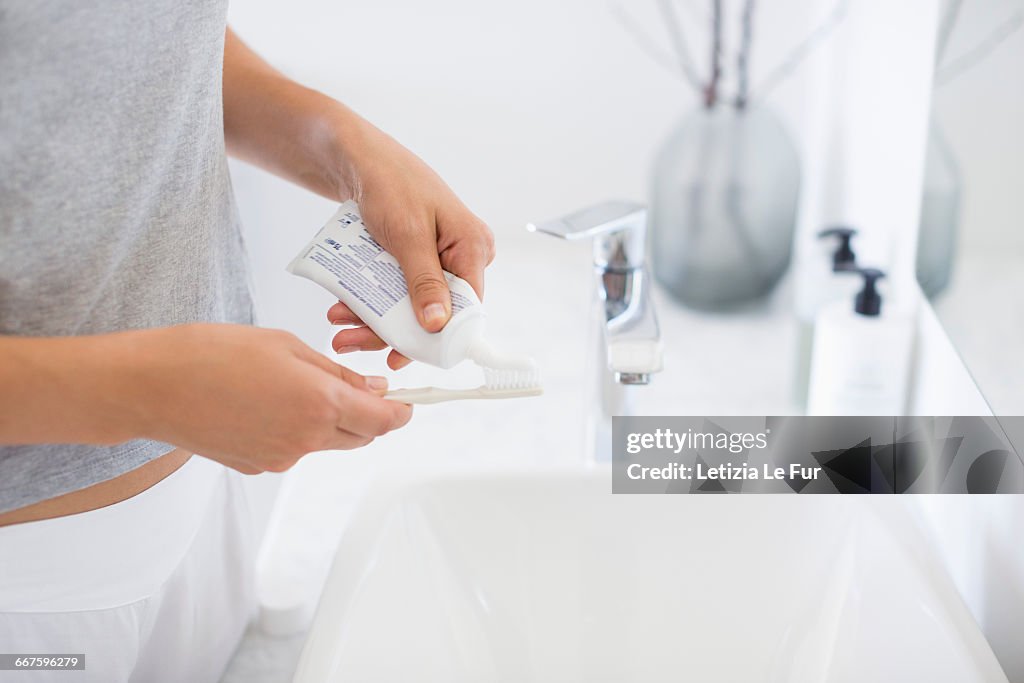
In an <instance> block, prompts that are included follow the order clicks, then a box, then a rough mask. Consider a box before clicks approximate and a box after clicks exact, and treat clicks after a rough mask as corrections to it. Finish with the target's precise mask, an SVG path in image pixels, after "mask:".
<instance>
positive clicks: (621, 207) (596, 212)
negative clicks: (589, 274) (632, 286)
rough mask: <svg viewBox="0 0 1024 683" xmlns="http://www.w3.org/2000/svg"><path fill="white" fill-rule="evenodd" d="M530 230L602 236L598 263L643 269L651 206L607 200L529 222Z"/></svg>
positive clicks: (569, 236)
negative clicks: (539, 220) (555, 216)
mask: <svg viewBox="0 0 1024 683" xmlns="http://www.w3.org/2000/svg"><path fill="white" fill-rule="evenodd" d="M526 229H527V230H529V231H530V232H542V233H545V234H547V235H553V236H555V237H559V238H561V239H564V240H578V239H584V238H587V237H599V238H600V239H598V240H595V241H594V264H595V265H596V266H598V267H601V268H609V269H612V270H620V269H626V270H628V269H633V268H641V267H643V263H644V245H645V238H646V233H647V207H646V206H644V205H643V204H639V203H637V202H630V201H616V200H613V201H607V202H602V203H601V204H595V205H593V206H590V207H587V208H585V209H581V210H579V211H576V212H574V213H570V214H566V215H565V216H561V217H559V218H554V219H552V220H548V221H543V222H541V223H527V225H526Z"/></svg>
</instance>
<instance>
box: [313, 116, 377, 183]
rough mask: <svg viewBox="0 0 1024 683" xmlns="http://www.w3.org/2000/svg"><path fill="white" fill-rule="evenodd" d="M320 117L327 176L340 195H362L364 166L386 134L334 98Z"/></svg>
mask: <svg viewBox="0 0 1024 683" xmlns="http://www.w3.org/2000/svg"><path fill="white" fill-rule="evenodd" d="M324 111H325V113H324V117H323V120H322V121H321V124H320V125H321V127H322V135H323V145H322V146H321V149H323V150H325V152H326V157H325V164H326V168H327V170H326V173H325V176H326V177H327V178H329V182H330V183H331V185H332V187H334V188H336V192H337V199H338V200H339V201H344V200H346V199H355V200H356V201H359V200H360V198H361V197H362V189H363V185H362V175H363V174H362V169H363V168H365V166H366V164H367V163H369V161H370V160H372V159H373V156H374V152H373V150H374V149H375V147H376V146H377V143H378V141H379V139H380V137H381V136H383V135H384V133H383V132H381V131H380V130H379V129H378V128H376V127H375V126H374V125H373V124H371V123H370V122H369V121H367V120H366V119H364V118H363V117H361V116H359V114H357V113H355V112H354V111H352V110H351V109H349V108H348V107H346V106H345V105H344V104H342V103H341V102H338V101H336V100H331V106H330V107H326V108H325V110H324Z"/></svg>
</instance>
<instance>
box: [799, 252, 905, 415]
mask: <svg viewBox="0 0 1024 683" xmlns="http://www.w3.org/2000/svg"><path fill="white" fill-rule="evenodd" d="M839 272H842V273H849V274H851V275H856V276H858V277H859V278H860V280H859V281H860V285H861V288H860V291H858V292H857V294H856V296H855V297H853V301H852V306H851V302H850V301H849V300H846V301H838V302H835V303H833V304H829V305H827V306H825V307H824V308H823V309H822V311H821V313H820V315H819V316H818V319H817V322H816V323H815V330H814V350H813V353H812V358H811V377H810V391H809V397H808V410H807V412H808V414H810V415H896V416H899V415H904V414H905V413H906V409H907V394H908V390H907V385H908V381H909V378H910V365H911V353H912V346H913V339H914V327H913V320H912V318H911V317H910V316H907V315H903V314H901V313H900V312H898V311H886V310H885V306H884V302H883V297H882V294H881V292H880V291H879V289H878V281H879V280H881V279H882V278H884V277H885V273H884V272H882V271H881V270H878V269H876V268H857V267H855V266H845V267H843V268H842V269H841V270H840V271H839Z"/></svg>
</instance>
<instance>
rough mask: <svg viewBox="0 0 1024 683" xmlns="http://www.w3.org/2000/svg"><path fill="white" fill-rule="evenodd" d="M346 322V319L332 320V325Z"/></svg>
mask: <svg viewBox="0 0 1024 683" xmlns="http://www.w3.org/2000/svg"><path fill="white" fill-rule="evenodd" d="M344 322H345V321H344V320H332V321H331V324H332V325H341V324H342V323H344Z"/></svg>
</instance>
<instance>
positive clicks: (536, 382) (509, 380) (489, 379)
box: [483, 367, 540, 390]
mask: <svg viewBox="0 0 1024 683" xmlns="http://www.w3.org/2000/svg"><path fill="white" fill-rule="evenodd" d="M483 370H484V386H485V387H486V388H487V389H498V390H502V389H533V388H535V387H539V386H540V371H539V370H537V368H531V369H529V370H523V369H520V370H506V369H500V368H487V367H485V368H484V369H483Z"/></svg>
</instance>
